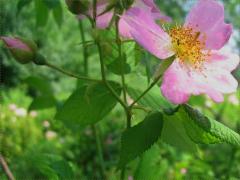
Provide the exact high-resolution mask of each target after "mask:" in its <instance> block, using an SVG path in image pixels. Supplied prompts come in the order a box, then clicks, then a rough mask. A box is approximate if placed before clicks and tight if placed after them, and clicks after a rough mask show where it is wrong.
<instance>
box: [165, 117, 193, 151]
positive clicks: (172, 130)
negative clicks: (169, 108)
mask: <svg viewBox="0 0 240 180" xmlns="http://www.w3.org/2000/svg"><path fill="white" fill-rule="evenodd" d="M163 120H164V124H163V130H162V135H161V139H162V140H163V141H164V142H165V143H167V144H169V145H172V146H174V147H176V148H178V149H180V150H183V151H188V152H192V153H196V152H197V146H196V144H195V143H194V142H193V141H192V140H191V139H190V138H189V136H188V135H187V133H186V131H185V128H184V125H183V121H184V119H182V116H181V114H180V113H179V112H176V113H175V114H174V115H171V116H169V115H164V117H163Z"/></svg>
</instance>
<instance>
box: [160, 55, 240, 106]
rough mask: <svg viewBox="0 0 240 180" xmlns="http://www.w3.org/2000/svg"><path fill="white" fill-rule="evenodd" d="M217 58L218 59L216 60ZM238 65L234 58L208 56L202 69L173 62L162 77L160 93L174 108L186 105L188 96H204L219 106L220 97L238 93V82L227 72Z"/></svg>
mask: <svg viewBox="0 0 240 180" xmlns="http://www.w3.org/2000/svg"><path fill="white" fill-rule="evenodd" d="M216 55H218V57H221V59H216V57H217V56H216ZM229 58H233V59H229ZM231 61H232V62H231ZM238 63H239V57H238V56H237V55H231V54H230V55H229V56H223V54H220V53H219V54H215V55H213V56H211V57H210V58H209V59H208V60H207V61H206V62H205V63H204V64H203V67H202V69H194V68H192V67H189V66H186V65H184V64H182V63H181V64H180V63H179V61H178V60H175V61H174V62H173V64H172V65H171V66H170V67H169V68H168V69H167V71H166V72H165V73H164V77H163V82H162V86H161V90H162V93H163V95H164V96H165V97H166V98H167V99H169V100H170V101H171V102H173V103H175V104H181V103H185V102H186V101H187V100H188V97H189V96H190V95H191V94H192V95H199V94H207V95H208V96H209V97H210V98H212V99H213V100H214V101H216V102H221V101H223V100H224V98H223V94H225V93H232V92H235V91H236V89H237V86H238V82H237V81H236V79H234V77H233V76H232V74H231V73H230V72H231V71H232V70H233V69H234V68H236V66H237V64H238ZM224 65H225V66H224Z"/></svg>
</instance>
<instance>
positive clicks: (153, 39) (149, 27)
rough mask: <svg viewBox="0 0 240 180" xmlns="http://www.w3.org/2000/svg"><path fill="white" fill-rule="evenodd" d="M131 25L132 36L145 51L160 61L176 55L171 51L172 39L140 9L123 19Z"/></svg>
mask: <svg viewBox="0 0 240 180" xmlns="http://www.w3.org/2000/svg"><path fill="white" fill-rule="evenodd" d="M121 18H122V19H123V20H125V22H126V23H127V24H128V25H129V27H130V29H129V32H130V34H131V36H132V37H133V38H134V39H135V40H136V41H137V42H138V43H139V44H140V45H142V46H143V47H144V48H145V49H147V50H148V51H149V52H151V53H152V54H153V55H155V56H157V57H158V58H160V59H165V58H167V57H170V56H172V55H173V54H174V52H173V51H172V50H171V39H170V37H169V35H168V34H167V33H166V32H164V31H163V30H162V29H161V28H160V27H159V26H158V25H157V24H156V23H155V22H154V19H153V18H152V17H151V15H150V14H149V13H147V12H146V11H144V10H142V9H140V8H131V9H129V10H128V11H127V13H126V14H125V15H124V16H122V17H121Z"/></svg>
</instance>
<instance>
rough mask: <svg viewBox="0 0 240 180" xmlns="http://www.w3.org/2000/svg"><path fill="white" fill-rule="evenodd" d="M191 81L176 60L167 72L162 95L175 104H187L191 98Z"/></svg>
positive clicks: (164, 77)
mask: <svg viewBox="0 0 240 180" xmlns="http://www.w3.org/2000/svg"><path fill="white" fill-rule="evenodd" d="M190 86H191V80H190V78H189V76H188V75H187V73H186V71H184V69H183V68H182V67H181V66H180V65H179V63H178V62H177V61H176V60H175V61H174V62H173V63H172V65H171V66H170V67H169V68H168V69H167V70H166V72H165V73H164V76H163V82H162V85H161V91H162V94H163V95H164V96H165V97H166V98H167V99H168V100H169V101H171V102H172V103H174V104H183V103H186V102H187V101H188V99H189V97H190V93H189V91H190V90H188V88H191V87H190Z"/></svg>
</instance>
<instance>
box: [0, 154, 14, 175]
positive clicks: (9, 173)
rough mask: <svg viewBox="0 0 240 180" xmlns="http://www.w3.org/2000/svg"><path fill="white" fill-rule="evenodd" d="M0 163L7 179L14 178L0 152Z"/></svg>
mask: <svg viewBox="0 0 240 180" xmlns="http://www.w3.org/2000/svg"><path fill="white" fill-rule="evenodd" d="M0 165H1V166H2V168H3V171H4V172H5V174H6V176H7V178H8V179H9V180H15V178H14V176H13V174H12V172H11V170H10V169H9V167H8V164H7V162H6V161H5V159H4V157H3V156H2V155H1V154H0Z"/></svg>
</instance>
